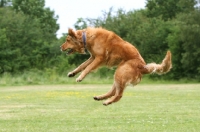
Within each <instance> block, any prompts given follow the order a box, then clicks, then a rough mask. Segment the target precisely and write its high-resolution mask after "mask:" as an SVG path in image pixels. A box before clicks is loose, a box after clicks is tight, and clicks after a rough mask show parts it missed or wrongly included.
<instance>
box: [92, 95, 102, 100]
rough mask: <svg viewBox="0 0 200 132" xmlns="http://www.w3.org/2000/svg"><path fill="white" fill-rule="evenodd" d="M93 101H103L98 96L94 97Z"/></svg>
mask: <svg viewBox="0 0 200 132" xmlns="http://www.w3.org/2000/svg"><path fill="white" fill-rule="evenodd" d="M93 99H94V100H97V101H99V100H101V99H99V98H98V97H97V96H94V97H93Z"/></svg>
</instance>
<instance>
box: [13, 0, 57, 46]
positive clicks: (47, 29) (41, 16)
mask: <svg viewBox="0 0 200 132" xmlns="http://www.w3.org/2000/svg"><path fill="white" fill-rule="evenodd" d="M44 5H45V1H44V0H13V9H14V10H15V11H16V12H22V13H23V14H25V15H27V16H29V17H30V21H31V20H32V19H34V20H36V21H39V23H40V28H41V29H42V32H43V36H44V39H46V41H48V42H51V41H52V40H54V39H55V37H56V32H57V30H58V29H59V25H58V24H57V23H56V22H57V19H58V16H55V14H54V11H51V10H50V9H49V8H45V7H44Z"/></svg>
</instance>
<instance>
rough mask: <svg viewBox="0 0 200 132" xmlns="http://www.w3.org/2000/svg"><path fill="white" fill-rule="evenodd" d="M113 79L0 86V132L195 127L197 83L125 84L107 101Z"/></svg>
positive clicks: (198, 121) (199, 110)
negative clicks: (99, 97)
mask: <svg viewBox="0 0 200 132" xmlns="http://www.w3.org/2000/svg"><path fill="white" fill-rule="evenodd" d="M110 88H111V85H94V84H93V85H88V84H74V85H49V86H48V85H43V86H7V87H0V131H1V132H76V131H77V132H100V131H104V132H133V131H135V132H199V131H200V84H165V85H161V84H156V85H152V84H151V85H147V84H141V85H138V86H135V87H131V86H128V87H127V89H126V90H125V93H124V96H123V97H122V99H121V100H120V101H119V102H117V103H114V104H112V105H110V106H103V105H102V101H94V100H93V98H92V97H93V96H94V95H98V94H102V93H105V92H107V91H108V90H109V89H110Z"/></svg>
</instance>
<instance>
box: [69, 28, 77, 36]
mask: <svg viewBox="0 0 200 132" xmlns="http://www.w3.org/2000/svg"><path fill="white" fill-rule="evenodd" d="M68 34H69V35H70V36H72V37H75V38H76V33H75V32H74V31H73V29H71V28H69V29H68Z"/></svg>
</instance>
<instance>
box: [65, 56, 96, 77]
mask: <svg viewBox="0 0 200 132" xmlns="http://www.w3.org/2000/svg"><path fill="white" fill-rule="evenodd" d="M93 60H94V57H92V56H91V57H90V58H89V59H88V60H86V61H85V62H83V63H82V64H81V65H80V66H78V67H77V68H76V69H75V70H73V71H72V72H69V73H68V77H73V76H75V75H76V74H77V73H79V72H81V71H82V70H84V69H85V68H86V67H87V66H88V65H89V64H91V63H92V61H93Z"/></svg>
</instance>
